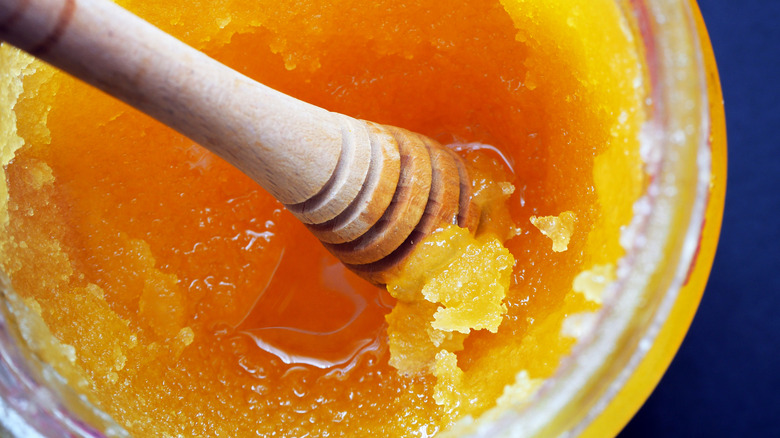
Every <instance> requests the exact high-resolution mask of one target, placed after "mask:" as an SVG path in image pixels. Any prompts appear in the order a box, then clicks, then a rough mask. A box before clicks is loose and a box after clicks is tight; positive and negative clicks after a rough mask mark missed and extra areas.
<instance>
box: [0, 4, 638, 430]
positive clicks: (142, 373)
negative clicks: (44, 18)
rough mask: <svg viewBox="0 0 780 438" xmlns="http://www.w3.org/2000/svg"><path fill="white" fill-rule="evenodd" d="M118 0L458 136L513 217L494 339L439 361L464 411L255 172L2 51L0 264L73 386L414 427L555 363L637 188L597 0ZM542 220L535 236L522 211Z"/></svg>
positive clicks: (631, 50)
mask: <svg viewBox="0 0 780 438" xmlns="http://www.w3.org/2000/svg"><path fill="white" fill-rule="evenodd" d="M122 4H123V5H125V6H126V7H128V8H129V9H130V10H132V11H134V12H136V13H138V14H139V15H140V16H142V17H144V18H146V19H148V20H149V21H151V22H152V23H154V24H155V25H157V26H160V27H161V28H163V29H164V30H166V31H168V32H171V33H173V34H174V35H177V36H178V37H179V38H181V39H183V40H184V41H185V42H187V43H189V44H192V45H194V46H195V47H197V48H199V49H202V50H204V51H205V52H206V53H208V54H209V55H211V56H213V57H215V58H216V59H218V60H220V61H222V62H224V63H226V64H227V65H229V66H231V67H233V68H235V69H237V70H238V71H240V72H242V73H245V74H247V75H248V76H250V77H252V78H254V79H257V80H258V81H260V82H262V83H265V84H267V85H269V86H271V87H274V88H276V89H278V90H280V91H283V92H286V93H288V94H291V95H293V96H295V97H298V98H300V99H303V100H305V101H308V102H311V103H313V104H316V105H320V106H322V107H325V108H327V109H329V110H333V111H339V112H343V113H346V114H349V115H351V116H354V117H359V118H364V119H368V120H373V121H377V122H380V123H386V124H392V125H397V126H402V127H404V128H407V129H410V130H413V131H417V132H420V133H423V134H426V135H428V136H431V137H433V138H435V139H437V140H439V141H440V142H442V143H444V144H448V143H458V144H461V146H460V147H458V149H459V150H460V153H461V154H462V155H463V156H464V157H466V159H467V160H469V161H470V162H472V163H473V164H475V165H476V164H479V163H480V162H481V163H483V164H484V163H489V166H487V167H492V168H493V169H494V170H493V171H492V172H493V173H492V174H491V175H489V176H491V177H492V178H496V179H499V180H501V179H505V180H508V181H509V182H511V184H512V185H513V186H514V192H513V193H512V195H511V196H510V197H509V199H508V200H507V201H506V205H507V206H508V208H509V215H510V217H509V218H508V219H507V218H502V217H500V215H491V214H490V213H489V212H488V214H487V215H485V216H484V217H483V223H484V224H491V223H492V224H493V226H495V227H497V228H502V227H503V228H505V229H509V228H511V230H512V232H511V233H509V234H512V235H514V237H511V238H509V239H508V240H506V242H505V245H506V247H507V248H508V249H509V251H510V252H511V254H512V256H513V258H514V261H515V263H514V267H513V269H512V273H511V276H510V277H511V278H510V288H509V290H508V292H507V296H506V298H505V300H504V305H505V306H506V308H507V314H506V316H504V317H503V320H502V322H501V325H500V326H499V327H498V329H497V332H496V333H491V332H489V331H487V330H478V331H473V332H472V333H470V334H469V336H468V338H467V339H466V341H465V343H464V348H463V350H461V351H458V352H457V353H455V359H453V360H449V361H442V366H447V367H449V369H450V371H453V370H454V369H455V368H454V367H456V368H457V370H459V371H460V373H461V374H458V373H455V374H447V375H459V376H460V381H459V382H458V383H457V384H453V387H456V388H458V390H459V391H462V392H463V393H464V394H466V395H468V396H469V400H470V401H469V403H468V404H459V405H453V404H449V405H448V404H447V403H442V402H441V400H440V397H438V398H439V399H438V400H437V397H436V396H435V394H436V390H435V388H436V385H437V379H441V378H442V377H441V376H442V375H444V374H442V373H439V377H437V376H436V375H435V373H430V372H422V373H412V374H405V373H401V372H399V371H398V370H397V369H396V368H394V367H393V366H392V365H391V361H390V352H389V348H388V341H387V333H386V330H387V323H386V321H385V316H386V315H387V314H388V313H389V312H390V309H391V308H392V307H393V305H395V304H396V303H395V300H394V299H393V298H392V297H390V296H389V295H388V294H387V293H386V292H384V291H381V290H379V289H377V288H375V287H374V286H371V285H369V284H367V283H366V282H365V281H364V280H361V279H360V278H358V277H357V276H355V275H354V274H352V273H350V272H349V271H347V270H346V269H344V268H343V267H342V266H341V265H340V264H339V263H338V262H337V261H336V259H335V258H333V257H332V256H330V255H329V254H328V253H327V252H326V251H325V250H324V249H323V248H322V247H321V246H320V244H319V243H318V242H317V241H316V239H315V238H313V237H312V236H310V235H309V234H308V232H307V231H306V230H305V228H304V227H303V226H302V225H300V224H298V223H296V221H295V219H294V218H293V217H292V216H291V215H289V214H288V213H287V212H286V211H284V209H283V208H282V207H281V205H280V204H278V203H277V202H276V201H275V200H273V199H272V198H271V197H270V196H269V195H268V194H266V193H265V192H263V191H262V190H261V189H260V188H258V187H257V186H256V184H255V183H254V182H252V181H251V180H249V178H247V177H246V176H244V175H243V174H241V173H239V172H238V171H237V170H235V169H233V168H232V167H230V166H228V165H227V164H225V163H224V162H222V161H220V160H219V159H217V158H215V157H214V156H212V155H211V154H209V153H208V152H206V151H204V150H203V149H201V148H200V147H198V146H197V145H194V144H193V143H192V142H191V141H189V140H188V139H186V138H183V137H181V136H179V135H178V134H176V133H173V132H171V131H170V130H169V129H167V128H165V127H163V126H160V125H159V124H157V123H156V122H154V121H151V120H150V119H148V118H147V117H145V116H143V115H141V114H139V113H137V112H135V111H133V110H131V109H128V108H127V107H126V106H124V105H122V104H120V103H118V102H116V101H114V100H112V99H110V98H108V97H106V96H104V95H102V94H101V93H100V92H98V91H95V90H93V89H90V88H89V87H87V86H85V85H83V84H81V83H78V82H76V81H75V80H73V79H71V78H69V77H66V76H64V75H62V74H60V73H57V72H54V71H53V70H52V69H50V68H49V67H47V66H45V65H43V64H41V63H38V62H31V61H29V60H28V59H27V58H25V57H24V56H21V55H18V54H17V53H16V52H15V51H14V50H12V49H10V48H8V47H3V48H2V49H0V50H2V52H0V53H1V56H2V58H1V59H3V62H4V63H3V64H0V70H2V69H3V67H2V66H3V65H6V66H9V67H7V68H6V70H7V71H2V73H0V74H2V75H3V81H6V82H7V83H8V84H10V85H9V87H7V89H9V90H11V91H10V94H9V96H8V97H7V98H6V99H7V102H5V101H4V102H2V103H3V105H4V107H9V108H10V107H13V112H12V113H11V112H8V113H7V114H13V117H9V116H8V115H5V116H4V117H5V118H4V119H3V121H2V129H3V130H2V134H3V140H4V141H5V143H4V148H3V154H4V160H5V161H4V164H5V177H4V181H6V184H7V193H3V194H2V197H3V200H2V202H0V207H2V208H1V209H2V212H3V215H4V216H3V217H0V219H2V220H3V228H2V235H0V242H2V246H0V250H1V251H2V253H1V254H0V256H1V257H0V258H1V259H2V269H3V271H5V272H6V273H7V275H8V276H9V278H10V280H11V282H12V285H13V288H14V290H15V291H16V293H18V297H19V302H20V303H23V305H21V304H20V305H19V307H18V311H19V315H18V317H19V318H20V320H21V319H23V318H27V319H29V320H30V321H38V322H41V324H39V325H36V324H34V323H30V324H28V325H30V326H31V327H36V329H35V330H37V331H35V332H34V333H33V335H34V337H37V338H44V337H47V336H48V337H51V336H53V339H52V340H51V342H48V343H46V342H43V343H41V345H42V346H41V347H40V348H39V352H38V354H39V355H40V356H41V357H42V358H43V359H44V360H47V361H49V362H50V363H51V364H53V365H54V367H55V369H57V370H58V371H59V372H60V373H61V374H63V375H64V376H65V377H66V378H67V379H68V380H69V382H70V383H71V385H72V386H74V387H75V388H77V389H78V390H79V391H80V392H82V393H84V394H85V395H86V396H87V398H88V399H89V400H90V401H91V402H92V403H94V404H95V405H97V406H98V407H99V408H100V409H102V410H104V411H105V412H107V413H108V414H109V415H111V416H112V417H113V418H114V419H115V420H116V421H117V423H118V424H120V425H121V426H122V427H123V428H125V429H126V430H127V431H129V432H130V433H131V434H133V435H135V436H149V435H151V436H165V435H168V436H177V435H179V434H181V435H185V436H200V435H218V434H221V435H228V436H252V435H260V436H305V435H306V434H307V433H308V434H311V435H312V436H325V435H326V433H327V434H330V435H331V436H334V435H336V436H338V435H345V436H369V435H371V436H373V435H377V436H415V435H416V436H429V435H430V434H432V433H434V432H437V431H440V430H444V429H447V428H448V427H450V426H452V425H453V424H454V423H455V422H457V421H458V420H459V419H460V418H461V417H462V416H464V415H472V416H474V417H478V416H479V415H481V414H483V413H485V412H487V411H488V410H490V409H493V408H496V406H498V408H501V407H502V406H503V404H504V403H510V402H512V401H515V402H517V401H522V400H523V399H524V397H527V396H529V394H530V393H528V391H526V392H523V391H524V390H523V389H522V388H523V387H524V385H525V384H526V383H528V382H537V383H538V382H541V381H542V380H543V379H544V378H547V377H549V376H550V375H551V374H552V373H553V372H554V371H555V369H556V367H557V364H558V363H559V361H560V360H561V358H562V357H564V356H565V355H566V354H567V353H568V352H569V350H570V348H571V346H572V345H573V343H574V342H575V339H574V338H573V337H572V336H571V334H570V333H568V332H564V334H561V327H562V325H563V324H564V320H566V319H567V317H568V316H570V315H587V314H588V313H587V312H592V311H595V310H596V309H597V308H598V302H597V301H598V299H594V298H593V297H588V296H587V295H586V294H584V293H582V292H577V291H575V290H573V284H574V282H575V278H577V277H578V275H580V274H581V273H582V272H583V271H584V272H595V271H592V270H593V268H594V267H596V266H614V264H615V263H616V262H617V260H618V259H619V257H620V256H621V255H622V253H623V250H622V248H621V247H620V245H619V242H618V238H619V235H620V232H619V230H620V227H622V226H624V225H626V224H627V223H628V222H629V220H630V218H631V205H632V203H633V202H634V201H635V200H636V198H637V197H638V196H639V194H640V192H641V190H642V188H643V184H644V181H643V176H642V175H643V173H642V168H641V166H642V164H641V160H640V157H639V151H638V139H637V136H638V131H639V126H640V124H641V123H642V122H643V121H644V114H643V110H642V106H641V100H642V96H643V89H642V81H641V77H642V76H641V74H642V72H641V68H640V63H639V60H638V59H639V57H638V54H637V53H636V49H635V46H634V42H633V41H632V40H631V37H630V36H629V35H630V33H629V30H628V29H627V28H626V25H625V24H623V22H622V19H621V17H620V15H619V11H618V10H617V8H616V7H615V6H614V5H613V4H611V3H609V2H607V1H584V0H559V1H555V2H550V1H521V0H512V1H510V0H507V1H505V2H503V3H502V2H493V1H474V2H467V3H466V2H464V3H463V4H445V5H442V4H439V2H433V1H421V2H418V3H405V4H398V3H397V2H387V3H376V4H372V5H371V6H370V7H368V6H367V5H366V4H364V3H359V2H358V3H352V2H349V1H338V2H322V3H319V2H310V3H305V4H299V3H293V2H247V3H242V2H238V1H237V2H231V3H227V4H224V3H215V4H209V5H208V6H207V7H203V8H199V7H194V6H192V5H190V4H189V3H187V2H182V3H181V4H176V3H174V2H165V3H159V4H156V3H155V4H149V3H147V2H130V1H128V2H122ZM16 68H19V69H20V71H19V72H15V71H14V69H16ZM19 86H21V87H22V89H20V88H19ZM14 90H16V91H14ZM14 118H15V120H14ZM472 142H476V143H479V144H483V145H491V146H489V147H488V146H478V145H474V144H472V145H470V146H469V145H467V144H469V143H472ZM477 184H479V181H477ZM563 212H571V213H572V215H573V216H574V217H576V221H575V224H574V231H573V233H572V236H571V240H570V241H569V243H568V245H567V249H566V250H565V251H561V252H556V251H553V249H552V242H551V240H550V239H549V238H548V237H546V236H545V235H543V234H542V233H541V232H540V231H539V230H538V229H537V228H535V227H534V225H533V224H532V223H531V221H530V218H531V217H532V216H539V217H544V216H557V215H559V214H561V213H563ZM599 269H600V268H599ZM49 333H50V334H49ZM567 333H568V335H567ZM47 339H48V338H47ZM496 358H501V360H500V361H498V362H497V361H496ZM450 359H452V358H450ZM453 372H454V371H453ZM519 376H521V377H519ZM513 385H514V386H513ZM526 386H527V385H526ZM507 387H509V389H507ZM513 388H514V389H513ZM529 391H530V390H529Z"/></svg>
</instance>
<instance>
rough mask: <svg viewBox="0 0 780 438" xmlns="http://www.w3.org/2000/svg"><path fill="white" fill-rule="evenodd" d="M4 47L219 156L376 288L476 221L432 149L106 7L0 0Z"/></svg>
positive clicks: (455, 175)
mask: <svg viewBox="0 0 780 438" xmlns="http://www.w3.org/2000/svg"><path fill="white" fill-rule="evenodd" d="M0 39H2V40H4V41H6V42H8V43H10V44H12V45H14V46H17V47H19V48H21V49H22V50H25V51H27V52H29V53H30V54H32V55H34V56H36V57H38V58H40V59H42V60H44V61H46V62H48V63H49V64H51V65H53V66H55V67H57V68H60V69H62V70H64V71H66V72H68V73H70V74H71V75H73V76H75V77H77V78H79V79H81V80H83V81H85V82H87V83H89V84H91V85H93V86H95V87H97V88H99V89H101V90H103V91H104V92H106V93H108V94H110V95H112V96H114V97H116V98H118V99H120V100H122V101H124V102H126V103H128V104H129V105H131V106H133V107H135V108H137V109H139V110H141V111H143V112H145V113H146V114H148V115H150V116H152V117H154V118H155V119H157V120H158V121H160V122H162V123H164V124H166V125H168V126H169V127H171V128H173V129H175V130H177V131H179V132H180V133H182V134H184V135H186V136H187V137H189V138H190V139H192V140H193V141H195V142H197V143H198V144H200V145H202V146H204V147H206V148H207V149H209V150H210V151H212V152H214V153H215V154H217V155H219V156H220V157H222V158H223V159H225V160H226V161H228V162H229V163H231V164H232V165H234V166H235V167H237V168H238V169H240V170H241V171H242V172H244V173H245V174H247V175H248V176H250V177H251V178H252V179H254V180H255V181H257V182H258V183H259V184H260V185H261V186H262V187H263V188H264V189H265V190H267V191H268V192H269V193H271V194H272V195H273V196H274V197H276V199H278V200H279V201H280V202H281V203H282V204H284V205H285V206H286V207H287V209H289V210H290V211H291V212H292V213H293V214H294V215H295V216H296V217H297V218H298V219H299V220H300V221H301V222H303V223H304V224H306V226H307V227H308V228H309V230H311V232H312V233H314V235H315V236H316V237H317V238H319V239H320V240H321V241H322V243H323V244H324V245H325V247H327V249H328V250H329V251H330V252H331V253H333V254H334V255H335V256H336V257H338V258H339V259H340V260H341V261H342V262H343V263H344V264H346V265H347V266H348V267H349V268H350V269H352V270H353V271H355V272H357V273H359V274H360V275H362V276H363V277H364V278H366V279H368V280H370V281H372V282H374V283H383V282H384V281H383V275H382V274H383V273H384V272H387V271H388V270H389V269H391V268H392V267H393V266H395V265H397V263H398V262H400V261H401V260H403V258H404V257H405V256H406V255H407V254H408V252H409V251H410V249H411V248H412V247H413V246H414V245H415V244H416V243H417V242H419V241H420V239H421V238H423V237H424V236H426V235H427V234H429V233H430V232H431V231H432V230H434V229H435V228H436V227H438V226H439V225H440V224H442V223H444V222H447V223H456V224H458V225H459V226H462V227H466V228H472V229H473V227H474V226H475V225H476V221H477V220H478V216H479V214H478V211H476V210H477V208H476V207H474V206H473V204H472V203H471V184H470V180H469V177H468V173H467V171H466V168H465V166H464V163H463V162H462V161H461V159H460V158H459V157H458V156H457V155H456V154H455V153H454V152H452V151H451V150H449V149H447V148H445V147H443V146H442V145H441V144H439V143H438V142H436V141H434V140H432V139H430V138H428V137H425V136H422V135H420V134H416V133H413V132H409V131H407V130H404V129H401V128H396V127H392V126H386V125H380V124H377V123H372V122H368V121H365V120H357V119H354V118H351V117H348V116H345V115H342V114H338V113H334V112H330V111H327V110H324V109H322V108H319V107H316V106H314V105H310V104H308V103H305V102H302V101H300V100H297V99H295V98H293V97H290V96H287V95H285V94H282V93H280V92H278V91H275V90H273V89H271V88H269V87H266V86H264V85H262V84H260V83H257V82H255V81H254V80H252V79H250V78H248V77H246V76H244V75H242V74H240V73H238V72H236V71H234V70H232V69H230V68H229V67H226V66H224V65H222V64H220V63H219V62H217V61H215V60H213V59H211V58H209V57H208V56H206V55H205V54H203V53H201V52H199V51H197V50H195V49H193V48H191V47H189V46H187V45H186V44H184V43H182V42H180V41H179V40H177V39H175V38H174V37H172V36H170V35H168V34H166V33H164V32H163V31H161V30H159V29H157V28H156V27H154V26H152V25H151V24H149V23H147V22H145V21H143V20H142V19H140V18H138V17H136V16H135V15H133V14H131V13H129V12H128V11H126V10H124V9H122V8H121V7H119V6H117V5H115V4H113V3H111V2H109V1H107V0H0Z"/></svg>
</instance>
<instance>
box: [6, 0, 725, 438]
mask: <svg viewBox="0 0 780 438" xmlns="http://www.w3.org/2000/svg"><path fill="white" fill-rule="evenodd" d="M616 1H617V3H618V4H619V6H620V7H621V9H622V11H623V13H624V16H625V17H626V19H627V21H628V22H629V23H630V25H631V29H632V31H633V34H634V36H635V39H636V42H637V44H638V45H639V47H640V52H641V53H643V55H644V58H645V59H644V63H645V68H646V80H647V81H648V82H649V87H648V89H649V90H650V92H649V95H648V96H647V111H648V114H649V115H650V116H649V121H648V122H647V124H646V129H645V130H644V131H643V133H642V139H641V141H642V148H643V156H644V157H645V158H646V168H645V169H646V172H647V174H648V177H649V178H648V180H649V181H650V184H649V186H648V187H647V190H646V193H645V194H644V195H643V197H642V198H641V199H640V200H639V202H637V203H636V204H635V206H634V212H635V214H634V218H633V221H632V223H631V225H630V227H629V228H630V232H628V233H626V234H625V236H624V239H623V241H622V243H623V246H624V247H625V248H626V249H627V254H626V256H625V257H624V258H623V259H622V260H621V263H620V265H619V267H618V278H617V280H616V281H615V282H613V283H612V284H611V285H610V286H609V288H608V290H607V291H606V294H605V300H604V304H603V307H602V309H601V310H600V312H599V314H598V320H597V321H596V323H595V324H594V325H593V326H592V328H591V329H590V330H589V331H588V332H587V334H586V335H585V336H583V337H581V339H580V341H579V342H578V343H577V345H576V346H575V347H574V350H573V351H572V353H571V354H570V355H569V356H568V357H567V358H566V359H564V360H563V362H562V363H561V365H560V366H559V368H558V370H557V372H556V374H555V375H554V376H553V377H552V378H550V379H548V380H546V381H545V383H544V384H543V386H542V387H541V388H540V390H539V391H538V392H537V393H536V394H535V396H534V397H533V399H532V400H531V401H530V402H529V403H524V404H523V405H521V406H516V407H514V408H510V409H507V410H505V411H503V412H500V413H497V414H496V415H492V416H491V417H490V418H483V419H482V421H478V422H477V424H476V426H477V427H476V429H470V430H469V431H468V433H473V434H476V435H477V436H484V437H494V436H559V435H567V436H577V435H579V436H586V437H590V436H594V437H600V436H610V435H614V434H616V433H617V432H618V431H619V430H620V429H621V428H622V427H623V426H624V425H625V423H626V422H627V421H628V419H629V418H630V417H631V416H632V415H633V414H634V412H635V411H636V410H637V409H638V408H639V406H640V405H641V404H642V403H643V401H644V400H645V399H646V398H647V396H648V395H649V393H650V392H651V391H652V389H653V388H654V387H655V385H656V384H657V382H658V380H659V379H660V377H661V375H662V374H663V372H664V370H665V369H666V367H667V366H668V364H669V362H670V361H671V359H672V357H673V355H674V353H675V352H676V350H677V348H678V347H679V345H680V343H681V342H682V338H683V336H684V335H685V332H686V331H687V329H688V326H689V325H690V322H691V320H692V318H693V314H694V312H695V310H696V307H697V305H698V302H699V300H700V298H701V294H702V292H703V290H704V285H705V283H706V279H707V276H708V274H709V269H710V266H711V264H712V260H713V257H714V253H715V247H716V244H717V237H718V233H719V229H720V222H721V216H722V211H723V202H724V194H725V173H726V170H725V167H726V150H725V147H726V145H725V139H726V136H725V124H724V114H723V107H722V99H721V93H720V89H719V82H718V76H717V71H716V67H715V62H714V57H713V54H712V51H711V48H710V45H709V40H708V37H707V34H706V30H705V28H704V24H703V21H702V19H701V16H700V14H699V11H698V8H697V6H696V4H695V2H694V1H693V0H691V1H690V2H688V1H684V0H683V1H681V0H616ZM0 68H2V67H0ZM0 281H1V282H0V288H2V289H3V291H5V290H7V289H8V287H9V285H8V281H7V280H6V279H5V276H4V275H2V274H1V273H0ZM3 295H4V297H5V299H4V302H3V304H4V305H3V309H2V313H1V314H0V396H2V398H0V424H1V425H2V427H1V428H0V435H4V434H6V433H7V434H10V435H12V436H25V437H32V436H40V435H43V436H62V435H65V434H70V435H75V436H96V437H98V436H104V435H109V436H123V435H126V432H125V431H124V430H123V429H122V428H121V427H119V426H118V425H117V424H116V423H115V422H114V421H113V420H112V419H111V418H110V417H108V416H107V415H106V414H104V413H102V412H101V411H99V410H98V409H95V408H94V407H93V406H91V405H90V404H89V402H87V401H86V399H85V398H84V397H83V396H81V395H79V394H78V392H77V391H75V390H73V389H72V388H70V387H68V386H67V385H66V384H65V381H64V379H62V378H61V377H59V376H57V374H56V373H55V372H54V371H53V370H52V369H51V368H50V367H49V366H48V365H47V364H46V363H43V362H42V361H41V360H40V359H39V358H38V357H36V356H35V355H34V354H33V353H31V350H30V349H29V348H28V347H27V343H32V342H36V340H35V339H30V337H29V333H28V329H29V327H25V326H24V325H17V324H15V320H14V318H13V317H12V315H11V313H9V309H13V308H14V306H17V305H19V303H16V302H14V298H13V297H12V295H9V294H6V293H4V294H3ZM461 432H462V433H461ZM465 433H467V432H466V431H461V430H458V428H457V427H456V428H455V429H453V430H452V431H449V434H451V435H462V434H465Z"/></svg>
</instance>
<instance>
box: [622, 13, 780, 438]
mask: <svg viewBox="0 0 780 438" xmlns="http://www.w3.org/2000/svg"><path fill="white" fill-rule="evenodd" d="M699 5H700V7H701V10H702V14H703V16H704V20H705V21H706V23H707V27H708V29H709V32H710V37H711V39H712V44H713V47H714V49H715V57H716V59H717V62H718V67H719V70H720V76H721V81H722V85H723V96H724V99H725V103H726V126H727V129H728V143H729V145H728V147H729V152H728V159H729V170H728V188H727V192H726V211H725V214H724V218H723V230H722V232H721V239H720V244H719V246H718V252H717V255H716V256H715V264H714V266H713V268H712V274H711V275H710V280H709V283H708V285H707V289H706V291H705V293H704V299H703V300H702V302H701V306H700V307H699V311H698V313H697V314H696V317H695V319H694V321H693V325H692V326H691V328H690V331H689V333H688V336H687V337H686V339H685V341H684V342H683V344H682V347H681V348H680V351H679V352H678V353H677V356H676V357H675V359H674V361H673V362H672V365H671V367H670V368H669V370H668V372H667V373H666V375H665V376H664V378H663V379H662V380H661V383H660V384H659V385H658V387H657V388H656V390H655V392H654V393H653V394H652V395H651V396H650V398H649V400H648V401H647V403H646V404H645V406H644V407H643V408H642V409H641V410H640V411H639V413H638V414H637V415H636V417H634V419H633V420H632V421H631V422H630V423H629V425H628V426H627V427H626V428H625V430H624V431H623V433H622V434H621V435H620V437H621V438H634V437H722V436H723V437H777V436H780V341H778V339H780V249H778V248H780V232H779V230H780V220H778V218H777V215H778V214H780V156H778V152H780V85H778V82H779V81H780V1H778V0H699Z"/></svg>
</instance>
